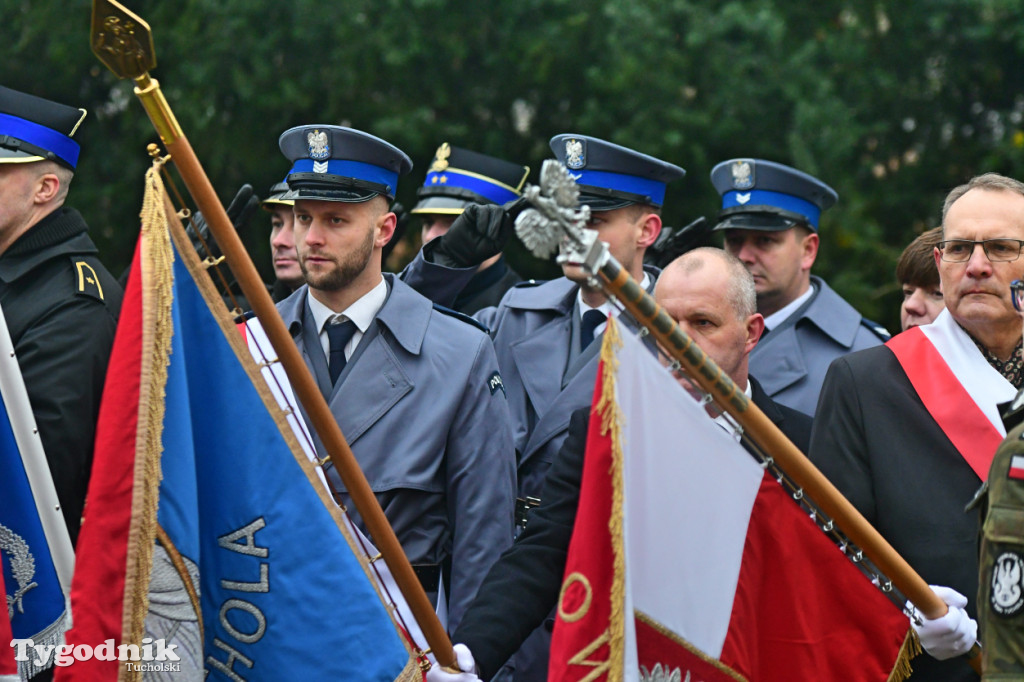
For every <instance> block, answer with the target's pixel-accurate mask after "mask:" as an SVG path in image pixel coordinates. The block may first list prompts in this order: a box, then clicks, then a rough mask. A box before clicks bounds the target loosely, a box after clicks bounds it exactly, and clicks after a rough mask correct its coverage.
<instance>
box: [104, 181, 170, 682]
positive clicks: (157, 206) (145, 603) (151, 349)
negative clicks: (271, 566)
mask: <svg viewBox="0 0 1024 682" xmlns="http://www.w3.org/2000/svg"><path fill="white" fill-rule="evenodd" d="M164 196H165V190H164V186H163V183H162V182H161V181H160V175H159V162H154V164H153V167H151V168H150V169H149V170H148V171H146V190H145V195H144V197H143V199H142V211H141V213H140V217H141V218H142V232H141V237H140V239H139V260H140V272H141V275H142V282H141V284H142V362H141V365H140V376H139V423H138V427H137V430H136V434H135V480H134V485H133V488H132V490H133V494H132V517H131V524H130V526H129V531H128V560H127V567H126V575H125V599H124V611H123V613H122V623H124V625H123V630H122V635H121V641H122V642H123V643H129V644H130V643H136V644H137V643H141V641H142V638H143V635H144V633H145V620H146V613H147V612H148V611H149V579H150V572H151V570H152V566H153V546H154V542H155V539H156V534H157V521H156V512H157V503H158V501H159V495H160V479H161V472H160V454H161V452H162V450H163V444H162V436H163V422H164V392H165V389H166V387H167V366H168V364H169V362H170V354H171V335H172V334H173V332H174V329H173V322H172V320H171V301H172V298H171V297H172V286H173V277H174V275H173V272H172V265H173V262H174V256H173V254H172V252H171V241H170V236H169V235H168V233H167V213H166V211H165V209H164ZM141 679H142V672H141V670H138V671H131V670H128V667H127V666H125V667H122V668H121V670H120V674H119V676H118V680H119V681H120V682H138V681H139V680H141Z"/></svg>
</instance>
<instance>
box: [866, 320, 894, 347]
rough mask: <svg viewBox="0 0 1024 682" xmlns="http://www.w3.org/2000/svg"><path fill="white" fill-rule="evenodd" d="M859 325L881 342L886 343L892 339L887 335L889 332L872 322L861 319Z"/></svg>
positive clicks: (890, 335)
mask: <svg viewBox="0 0 1024 682" xmlns="http://www.w3.org/2000/svg"><path fill="white" fill-rule="evenodd" d="M860 323H861V325H862V326H864V327H867V329H868V331H870V332H871V333H872V334H874V335H875V336H877V337H878V338H880V339H881V340H882V341H888V340H889V339H891V338H892V334H890V333H889V330H888V329H886V328H885V327H883V326H882V325H880V324H878V323H877V322H872V321H871V320H869V319H868V318H866V317H861V318H860Z"/></svg>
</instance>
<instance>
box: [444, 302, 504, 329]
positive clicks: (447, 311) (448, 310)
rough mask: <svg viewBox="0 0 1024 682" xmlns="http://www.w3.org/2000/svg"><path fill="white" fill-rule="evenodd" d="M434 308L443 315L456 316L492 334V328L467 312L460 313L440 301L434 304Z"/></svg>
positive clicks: (457, 318)
mask: <svg viewBox="0 0 1024 682" xmlns="http://www.w3.org/2000/svg"><path fill="white" fill-rule="evenodd" d="M434 310H436V311H437V312H439V313H441V314H443V315H447V316H448V317H454V318H455V319H456V320H462V321H463V322H465V323H466V324H471V325H473V326H474V327H476V328H477V329H479V330H480V331H482V332H483V333H484V334H490V333H491V330H490V329H488V328H487V327H486V326H485V325H484V324H483V323H481V322H480V321H479V320H477V319H475V318H472V317H470V316H469V315H466V314H465V313H460V312H459V311H458V310H452V309H451V308H446V307H444V306H443V305H440V304H438V303H435V304H434Z"/></svg>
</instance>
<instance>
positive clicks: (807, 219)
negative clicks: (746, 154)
mask: <svg viewBox="0 0 1024 682" xmlns="http://www.w3.org/2000/svg"><path fill="white" fill-rule="evenodd" d="M711 184H713V185H714V186H715V189H716V190H718V193H719V194H721V195H722V211H721V212H720V213H719V214H718V219H719V223H718V225H716V226H715V229H716V230H726V229H738V230H765V231H772V232H777V231H780V230H788V229H789V228H791V227H795V226H797V225H803V226H805V227H807V228H809V229H811V230H813V231H815V232H817V231H818V221H819V219H820V218H821V212H822V211H824V210H826V209H828V208H830V207H831V206H832V205H834V204H835V203H836V200H838V199H839V195H838V194H836V191H835V190H834V189H832V188H831V187H829V186H828V185H826V184H825V183H824V182H822V181H821V180H818V179H817V178H815V177H812V176H810V175H808V174H807V173H804V172H802V171H798V170H797V169H795V168H790V167H789V166H784V165H783V164H781V163H775V162H774V161H764V160H762V159H731V160H729V161H723V162H722V163H720V164H718V165H717V166H715V167H714V169H712V171H711Z"/></svg>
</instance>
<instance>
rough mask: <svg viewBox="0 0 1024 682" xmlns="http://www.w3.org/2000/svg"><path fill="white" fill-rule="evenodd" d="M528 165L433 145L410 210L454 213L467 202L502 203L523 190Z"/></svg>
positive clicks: (464, 206) (528, 171)
mask: <svg viewBox="0 0 1024 682" xmlns="http://www.w3.org/2000/svg"><path fill="white" fill-rule="evenodd" d="M529 174H530V168H529V167H528V166H520V165H518V164H514V163H510V162H508V161H504V160H502V159H498V158H495V157H493V156H488V155H487V154H481V153H479V152H473V151H469V150H468V149H461V148H459V147H453V146H451V145H450V144H448V143H447V142H445V143H444V144H442V145H441V146H440V147H438V148H437V152H435V154H434V160H433V162H432V163H431V164H430V168H429V169H428V170H427V178H426V180H425V181H424V183H423V186H422V187H420V188H419V189H418V190H416V196H417V197H419V201H418V202H417V203H416V205H415V206H413V207H412V211H410V212H411V213H436V214H445V215H458V214H460V213H462V212H463V211H465V210H466V207H467V206H469V205H470V204H499V205H501V204H506V203H508V202H510V201H512V200H514V199H517V198H518V197H519V196H520V194H522V191H523V185H524V184H525V183H526V176H528V175H529Z"/></svg>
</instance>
